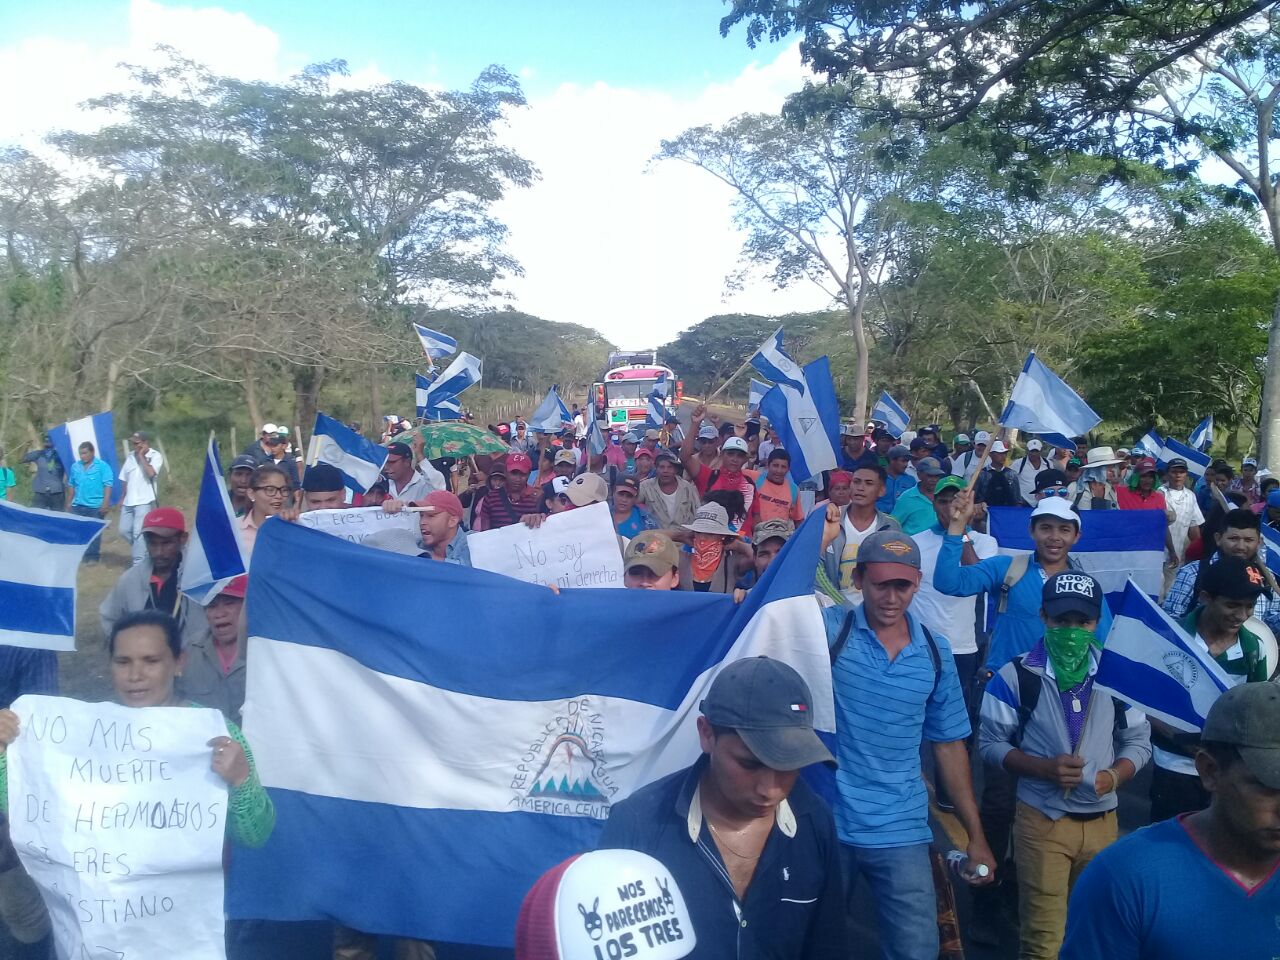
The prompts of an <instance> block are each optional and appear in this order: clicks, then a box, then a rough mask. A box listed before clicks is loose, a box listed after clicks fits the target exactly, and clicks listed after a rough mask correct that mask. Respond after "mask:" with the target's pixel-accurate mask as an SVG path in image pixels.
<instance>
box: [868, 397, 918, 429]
mask: <svg viewBox="0 0 1280 960" xmlns="http://www.w3.org/2000/svg"><path fill="white" fill-rule="evenodd" d="M871 419H872V420H878V421H879V422H880V423H883V424H884V428H885V429H886V430H888V431H889V432H890V433H891V434H893V435H894V436H895V437H900V436H902V435H903V434H904V433H906V432H907V426H908V424H910V423H911V415H910V414H909V413H907V411H905V410H903V409H902V407H901V405H899V403H898V401H897V400H895V399H893V397H891V396H889V391H888V390H881V391H880V399H879V400H877V401H876V404H875V406H874V407H872V408H871Z"/></svg>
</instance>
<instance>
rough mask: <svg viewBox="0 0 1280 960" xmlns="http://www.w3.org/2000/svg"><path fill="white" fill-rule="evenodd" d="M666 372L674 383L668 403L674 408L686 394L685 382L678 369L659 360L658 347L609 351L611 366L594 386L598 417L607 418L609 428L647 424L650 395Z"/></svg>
mask: <svg viewBox="0 0 1280 960" xmlns="http://www.w3.org/2000/svg"><path fill="white" fill-rule="evenodd" d="M663 374H666V377H667V383H669V384H670V388H669V391H668V393H667V404H668V406H669V407H674V406H675V405H676V404H678V403H679V402H680V400H681V398H682V396H683V394H684V384H682V383H681V382H680V381H678V380H676V374H675V371H674V370H672V369H671V368H670V367H667V366H664V365H662V364H660V363H658V354H657V351H656V350H645V351H639V352H635V353H611V354H609V369H608V370H606V371H605V372H604V375H603V376H602V377H601V378H600V380H599V381H597V382H596V383H595V384H594V385H593V386H592V404H593V406H594V407H595V413H596V419H597V420H603V421H604V422H605V424H606V429H609V430H614V429H617V430H626V429H629V428H630V427H632V426H634V425H636V424H637V423H640V424H643V423H644V420H645V417H646V416H647V414H648V411H649V394H650V392H651V391H652V390H653V385H654V384H655V383H657V382H658V378H659V377H661V376H662V375H663Z"/></svg>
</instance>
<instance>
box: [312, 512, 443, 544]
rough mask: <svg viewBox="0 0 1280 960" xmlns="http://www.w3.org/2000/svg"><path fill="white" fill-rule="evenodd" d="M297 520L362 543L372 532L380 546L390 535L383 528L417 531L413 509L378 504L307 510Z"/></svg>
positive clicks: (316, 528) (409, 532) (415, 515)
mask: <svg viewBox="0 0 1280 960" xmlns="http://www.w3.org/2000/svg"><path fill="white" fill-rule="evenodd" d="M298 522H299V523H301V524H302V525H303V526H307V527H310V528H311V529H312V530H320V531H321V532H323V533H327V534H330V535H332V536H335V537H341V538H342V539H343V540H350V541H351V542H352V543H364V542H365V541H366V540H367V539H369V537H371V536H373V535H374V534H379V535H380V536H379V537H377V538H375V542H374V544H372V545H373V546H382V544H381V543H379V542H378V541H380V540H381V539H383V537H387V536H394V535H389V534H385V533H383V531H391V530H398V531H399V530H402V531H407V533H408V534H410V535H414V534H417V532H418V515H417V514H416V513H384V512H383V510H382V508H381V507H354V508H352V509H349V510H311V511H308V512H307V513H304V514H302V515H301V516H299V517H298Z"/></svg>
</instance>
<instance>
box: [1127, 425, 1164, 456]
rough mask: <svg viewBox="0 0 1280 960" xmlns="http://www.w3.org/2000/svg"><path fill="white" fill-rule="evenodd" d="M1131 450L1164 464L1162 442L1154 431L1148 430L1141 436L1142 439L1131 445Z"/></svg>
mask: <svg viewBox="0 0 1280 960" xmlns="http://www.w3.org/2000/svg"><path fill="white" fill-rule="evenodd" d="M1133 449H1134V452H1135V453H1141V454H1142V455H1143V456H1144V457H1150V458H1151V459H1152V460H1157V461H1160V462H1161V463H1163V462H1164V441H1163V440H1161V439H1160V434H1158V433H1156V432H1155V431H1154V430H1148V431H1147V432H1146V433H1145V434H1143V436H1142V438H1141V439H1140V440H1139V441H1138V442H1137V443H1135V444H1134V445H1133Z"/></svg>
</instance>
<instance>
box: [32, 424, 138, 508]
mask: <svg viewBox="0 0 1280 960" xmlns="http://www.w3.org/2000/svg"><path fill="white" fill-rule="evenodd" d="M49 439H50V440H52V441H53V450H54V452H55V453H56V454H57V455H58V459H59V460H61V461H62V469H63V470H65V471H66V472H67V476H68V477H69V476H71V465H72V464H73V463H75V462H76V461H77V460H79V459H80V454H79V451H80V444H82V443H85V442H86V441H87V442H89V443H92V444H93V447H94V450H95V451H96V455H97V457H98V459H99V460H103V461H105V462H106V464H107V466H109V467H110V468H111V476H112V477H113V478H114V479H115V482H114V483H112V484H111V502H112V503H119V502H120V498H121V497H122V496H124V484H123V483H121V482H120V452H119V451H118V450H116V431H115V418H114V417H113V416H112V415H111V411H110V410H108V411H107V412H106V413H95V414H94V415H93V416H91V417H81V418H80V419H79V420H68V421H67V422H66V423H62V424H59V425H58V426H56V427H54V428H53V429H51V430H50V431H49Z"/></svg>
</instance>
